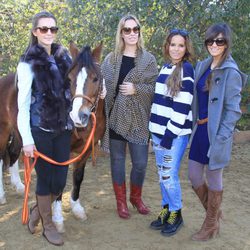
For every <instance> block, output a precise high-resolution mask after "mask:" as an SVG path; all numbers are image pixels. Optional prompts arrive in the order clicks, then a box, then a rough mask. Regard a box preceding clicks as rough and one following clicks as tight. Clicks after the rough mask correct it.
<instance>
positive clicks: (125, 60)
mask: <svg viewBox="0 0 250 250" xmlns="http://www.w3.org/2000/svg"><path fill="white" fill-rule="evenodd" d="M134 67H135V58H134V57H130V56H123V57H122V63H121V68H120V72H119V78H118V82H117V86H116V95H118V92H119V85H120V84H122V83H123V80H124V79H125V77H126V75H127V74H128V73H129V71H130V70H131V69H133V68H134ZM109 137H110V138H111V139H115V140H123V141H126V139H124V138H123V137H122V136H121V135H119V134H117V133H116V132H115V131H114V130H112V129H109Z"/></svg>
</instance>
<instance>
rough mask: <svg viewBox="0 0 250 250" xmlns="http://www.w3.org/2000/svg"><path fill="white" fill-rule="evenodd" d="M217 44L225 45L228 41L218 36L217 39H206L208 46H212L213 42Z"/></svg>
mask: <svg viewBox="0 0 250 250" xmlns="http://www.w3.org/2000/svg"><path fill="white" fill-rule="evenodd" d="M214 43H215V44H216V45H217V46H224V45H225V44H226V43H227V42H226V40H225V39H224V38H217V39H207V40H206V41H205V45H206V46H212V45H213V44H214Z"/></svg>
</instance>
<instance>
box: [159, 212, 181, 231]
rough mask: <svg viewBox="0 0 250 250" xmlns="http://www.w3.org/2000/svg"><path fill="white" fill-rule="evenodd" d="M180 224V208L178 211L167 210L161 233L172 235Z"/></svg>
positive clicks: (178, 228)
mask: <svg viewBox="0 0 250 250" xmlns="http://www.w3.org/2000/svg"><path fill="white" fill-rule="evenodd" d="M182 225H183V219H182V216H181V209H180V210H178V211H171V212H169V216H168V219H167V222H166V223H165V225H164V228H163V229H162V230H161V234H162V235H164V236H172V235H174V234H176V233H177V232H178V231H179V230H180V228H181V226H182Z"/></svg>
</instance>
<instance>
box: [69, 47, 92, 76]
mask: <svg viewBox="0 0 250 250" xmlns="http://www.w3.org/2000/svg"><path fill="white" fill-rule="evenodd" d="M75 67H77V71H76V75H78V73H79V71H80V70H81V69H82V68H83V67H85V68H86V70H87V71H90V72H91V71H92V72H93V71H94V72H95V71H96V65H95V62H94V60H93V57H92V54H91V48H90V46H84V47H83V48H82V49H81V51H80V53H79V54H78V55H77V57H76V58H75V60H74V61H73V63H72V65H71V67H70V69H69V72H71V70H72V69H73V68H75Z"/></svg>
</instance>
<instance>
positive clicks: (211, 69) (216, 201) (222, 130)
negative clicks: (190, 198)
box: [188, 24, 247, 241]
mask: <svg viewBox="0 0 250 250" xmlns="http://www.w3.org/2000/svg"><path fill="white" fill-rule="evenodd" d="M205 46H206V49H207V51H208V53H209V54H210V57H209V58H207V59H205V60H204V61H202V62H199V63H198V64H197V66H196V69H195V81H194V86H195V87H194V101H193V118H194V119H193V120H194V121H195V123H196V124H195V128H194V130H193V138H192V143H191V148H190V153H189V166H188V167H189V179H190V181H191V183H192V187H193V190H194V191H195V193H196V195H197V196H198V197H199V199H200V201H201V203H202V205H203V207H204V208H205V210H206V218H205V221H204V223H203V224H202V227H201V229H200V230H199V231H198V232H197V233H195V234H194V235H193V236H192V239H193V240H196V241H205V240H208V239H210V238H213V237H215V236H216V235H217V234H218V233H219V228H220V222H219V219H220V218H221V217H222V212H221V209H220V207H221V202H222V194H223V180H222V173H223V168H224V167H226V166H228V164H229V162H230V157H231V151H232V143H233V131H234V128H235V125H236V122H237V121H238V120H239V119H240V117H241V110H240V101H241V94H240V93H241V90H242V87H243V86H244V85H245V83H246V80H247V77H246V75H244V74H243V73H241V72H240V71H239V69H238V66H237V64H236V62H235V61H234V59H233V58H232V57H231V55H230V49H231V30H230V27H229V26H228V25H227V24H214V25H212V26H210V27H209V28H208V29H207V31H206V34H205ZM204 173H205V175H204ZM205 177H206V178H205Z"/></svg>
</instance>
